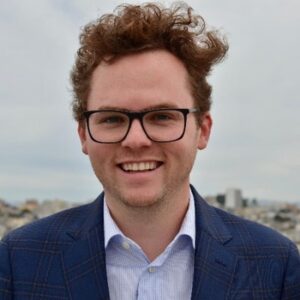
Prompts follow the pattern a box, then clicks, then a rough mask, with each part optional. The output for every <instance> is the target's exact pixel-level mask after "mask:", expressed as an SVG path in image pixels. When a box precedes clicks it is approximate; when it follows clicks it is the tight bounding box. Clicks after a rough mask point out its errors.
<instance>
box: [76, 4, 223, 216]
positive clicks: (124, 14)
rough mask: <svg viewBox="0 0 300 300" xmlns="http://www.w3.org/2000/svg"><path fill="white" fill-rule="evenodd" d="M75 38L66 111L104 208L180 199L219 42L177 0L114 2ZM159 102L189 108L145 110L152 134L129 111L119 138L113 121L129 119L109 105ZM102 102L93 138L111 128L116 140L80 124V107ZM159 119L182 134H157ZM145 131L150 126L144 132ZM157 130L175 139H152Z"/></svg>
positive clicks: (205, 111)
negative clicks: (178, 113)
mask: <svg viewBox="0 0 300 300" xmlns="http://www.w3.org/2000/svg"><path fill="white" fill-rule="evenodd" d="M80 41H81V47H80V49H79V51H78V55H77V59H76V63H75V66H74V68H73V71H72V82H73V89H74V102H73V111H74V116H75V119H76V120H77V121H78V124H79V126H78V132H79V136H80V139H81V144H82V150H83V152H84V153H85V154H87V155H88V156H89V158H90V161H91V163H92V166H93V168H94V171H95V174H96V175H97V177H98V179H99V180H100V182H101V183H102V185H103V187H104V191H105V193H106V199H107V202H108V205H109V207H110V209H111V210H113V211H114V212H119V211H121V210H122V209H121V208H122V207H123V208H125V207H130V208H133V207H134V208H144V207H147V209H149V207H159V204H161V203H164V204H166V203H169V204H170V207H172V208H173V209H174V207H177V206H181V207H183V206H185V205H187V202H186V201H187V199H188V194H189V174H190V172H191V169H192V167H193V164H194V160H195V157H196V153H197V150H198V149H200V150H201V149H204V148H205V147H206V145H207V141H208V138H209V134H210V128H211V117H210V114H209V108H210V94H211V87H210V86H209V84H208V83H207V81H206V77H207V75H208V74H209V72H210V70H211V67H212V65H213V64H214V63H216V62H218V61H220V60H221V59H222V58H223V57H224V55H225V53H226V50H227V45H226V43H224V42H223V41H222V40H221V39H220V38H218V36H217V33H216V32H209V31H207V30H206V27H205V23H204V21H203V19H202V18H201V17H200V16H197V15H193V13H192V9H191V8H189V7H187V6H186V5H185V4H177V5H176V6H174V7H172V8H170V9H166V8H163V7H162V6H159V5H158V4H153V3H152V4H145V5H141V6H133V5H123V6H120V7H118V8H117V10H116V11H115V14H112V15H104V16H103V17H101V18H100V19H98V20H97V21H95V22H93V23H90V24H89V25H87V26H86V27H85V28H84V30H83V32H82V34H81V38H80ZM160 108H171V109H175V110H176V109H179V110H180V109H185V111H188V110H189V109H190V110H191V113H189V114H188V115H187V116H186V120H185V121H186V123H183V122H181V121H180V119H177V117H176V118H173V115H172V117H170V116H171V115H170V114H164V113H159V114H156V115H155V116H154V117H153V115H151V116H152V117H150V118H149V119H147V120H149V123H148V124H152V125H153V124H154V127H155V128H154V131H155V133H153V131H151V130H152V129H151V128H150V129H149V127H148V129H149V130H148V131H147V130H145V128H144V129H143V126H142V121H141V119H140V120H138V119H137V117H135V119H132V122H131V127H130V129H129V131H128V132H127V133H128V134H127V135H126V136H123V137H124V139H122V140H120V139H119V138H120V135H119V129H120V127H119V125H120V126H123V124H130V123H129V122H127V121H124V120H128V119H126V117H124V118H125V119H124V118H123V117H120V114H119V113H118V114H115V111H116V110H118V111H121V112H131V113H132V115H133V116H141V113H143V112H145V111H149V110H153V109H160ZM195 108H196V109H197V111H198V113H194V111H195ZM105 109H106V110H107V109H110V110H114V114H113V115H110V117H109V118H108V119H107V117H106V116H107V115H105V117H103V115H102V113H101V117H100V116H99V112H97V118H99V119H97V118H96V121H95V122H94V123H93V124H94V125H93V126H94V128H97V129H96V130H98V132H99V128H100V135H101V136H100V139H101V138H103V130H106V129H107V128H109V130H110V131H109V134H107V135H106V137H105V139H110V138H112V137H111V132H114V134H115V133H116V135H114V137H115V136H117V138H116V139H115V140H114V141H115V142H116V143H103V141H102V142H101V143H97V142H96V141H95V140H94V139H93V138H92V136H93V135H92V134H90V132H89V131H88V128H87V122H86V119H85V116H86V114H85V112H86V111H89V112H91V111H94V110H105ZM123 115H124V114H123ZM94 116H95V113H94ZM102 117H103V119H102ZM90 119H91V118H90ZM166 119H167V120H168V121H169V120H171V124H172V125H173V124H176V126H177V125H178V124H186V129H185V132H184V134H183V135H182V136H181V137H179V136H174V135H173V131H172V132H171V134H169V131H167V134H166V136H163V135H162V132H166V128H167V129H169V128H170V127H167V126H165V125H166V122H165V120H166ZM100 120H101V121H100ZM143 120H144V119H143ZM162 120H163V121H162ZM172 120H176V121H174V122H173V121H172ZM178 120H179V123H178V122H177V121H178ZM181 120H182V119H181ZM145 122H146V121H145ZM100 124H101V125H100ZM102 124H103V126H104V127H102ZM116 124H117V126H116V127H115V125H116ZM168 124H170V123H168ZM144 125H145V123H144ZM152 125H150V126H152ZM126 126H127V125H126ZM126 126H125V127H126ZM160 126H162V127H160ZM168 126H169V125H168ZM180 126H181V125H180ZM183 126H184V125H183ZM103 128H104V129H103ZM116 128H117V130H115V129H116ZM127 128H128V127H127ZM152 128H153V127H152ZM157 128H159V130H157ZM161 128H162V130H160V129H161ZM172 128H174V127H172ZM176 128H179V127H176ZM180 128H184V127H180ZM122 130H123V129H122ZM122 132H124V131H122ZM176 132H177V131H176ZM147 133H148V134H150V135H151V134H152V133H153V135H152V139H151V138H149V135H147ZM122 134H123V133H122ZM156 134H157V135H156ZM98 136H99V135H98ZM157 137H158V138H163V139H164V138H166V139H171V140H172V139H173V138H175V139H176V138H177V137H178V140H176V141H175V140H174V141H172V142H167V143H159V142H157V140H155V139H156V138H157ZM98 142H99V140H98ZM166 199H168V201H167V200H166ZM175 199H177V200H178V201H176V200H175ZM182 199H185V200H186V201H182ZM113 207H114V209H112V208H113ZM185 207H186V206H185ZM165 211H166V210H165Z"/></svg>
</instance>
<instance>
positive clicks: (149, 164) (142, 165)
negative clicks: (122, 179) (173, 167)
mask: <svg viewBox="0 0 300 300" xmlns="http://www.w3.org/2000/svg"><path fill="white" fill-rule="evenodd" d="M162 164H163V163H162V162H159V161H143V162H128V163H122V164H119V165H118V166H119V167H120V168H121V169H122V170H123V171H124V172H127V173H132V172H150V171H153V170H156V169H157V168H159V167H160V166H161V165H162Z"/></svg>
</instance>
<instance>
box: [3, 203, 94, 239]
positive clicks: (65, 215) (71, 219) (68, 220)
mask: <svg viewBox="0 0 300 300" xmlns="http://www.w3.org/2000/svg"><path fill="white" fill-rule="evenodd" d="M98 206H99V199H97V200H96V201H94V202H92V203H89V204H85V205H80V206H77V207H73V208H70V209H66V210H63V211H60V212H58V213H55V214H53V215H50V216H48V217H45V218H42V219H39V220H37V221H34V222H32V223H29V224H26V225H24V226H22V227H19V228H17V229H15V230H12V231H11V232H9V233H8V234H7V235H6V236H5V237H4V238H3V243H5V244H6V243H9V244H14V243H22V242H30V241H32V242H35V241H36V242H37V241H38V242H42V241H47V242H54V243H58V242H59V243H64V242H65V243H68V242H71V239H70V236H68V234H67V233H68V232H72V233H76V232H78V231H80V230H82V228H83V227H84V225H85V224H86V222H87V220H89V219H90V218H91V217H92V216H93V214H95V209H97V208H98ZM97 210H98V209H97ZM98 215H100V211H99V212H98ZM95 221H96V220H95Z"/></svg>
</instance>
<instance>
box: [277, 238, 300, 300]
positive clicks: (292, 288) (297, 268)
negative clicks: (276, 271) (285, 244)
mask: <svg viewBox="0 0 300 300" xmlns="http://www.w3.org/2000/svg"><path fill="white" fill-rule="evenodd" d="M292 299H294V300H298V299H300V255H299V251H298V249H297V247H296V245H294V244H293V243H291V246H290V251H289V257H288V262H287V267H286V272H285V278H284V285H283V291H282V296H281V300H292Z"/></svg>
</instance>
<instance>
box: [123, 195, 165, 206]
mask: <svg viewBox="0 0 300 300" xmlns="http://www.w3.org/2000/svg"><path fill="white" fill-rule="evenodd" d="M119 199H120V201H121V202H122V203H123V204H124V205H125V206H127V207H130V208H146V207H148V208H149V207H154V206H156V205H158V204H159V203H161V202H162V199H163V197H159V196H158V195H154V194H153V195H149V194H148V195H145V193H144V194H140V195H139V194H137V193H135V194H134V195H126V196H125V197H124V195H123V196H122V197H120V198H119Z"/></svg>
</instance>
